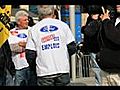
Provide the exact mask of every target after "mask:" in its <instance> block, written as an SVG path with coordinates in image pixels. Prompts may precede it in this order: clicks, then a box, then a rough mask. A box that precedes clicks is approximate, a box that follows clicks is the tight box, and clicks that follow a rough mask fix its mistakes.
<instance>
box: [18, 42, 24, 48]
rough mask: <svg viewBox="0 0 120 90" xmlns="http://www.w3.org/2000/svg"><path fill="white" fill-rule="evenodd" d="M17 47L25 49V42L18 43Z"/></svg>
mask: <svg viewBox="0 0 120 90" xmlns="http://www.w3.org/2000/svg"><path fill="white" fill-rule="evenodd" d="M18 45H19V46H21V47H25V46H26V42H25V41H20V42H19V43H18Z"/></svg>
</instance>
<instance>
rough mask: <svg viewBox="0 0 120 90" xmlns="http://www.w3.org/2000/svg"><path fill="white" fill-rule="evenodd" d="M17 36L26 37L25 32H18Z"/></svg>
mask: <svg viewBox="0 0 120 90" xmlns="http://www.w3.org/2000/svg"><path fill="white" fill-rule="evenodd" d="M17 37H19V38H26V37H27V35H26V34H25V33H21V34H18V35H17Z"/></svg>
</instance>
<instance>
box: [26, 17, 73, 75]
mask: <svg viewBox="0 0 120 90" xmlns="http://www.w3.org/2000/svg"><path fill="white" fill-rule="evenodd" d="M72 41H75V38H74V36H73V34H72V31H71V30H70V28H69V26H68V25H67V24H66V23H64V22H62V21H60V20H57V19H51V18H46V19H43V20H41V21H40V22H38V23H37V24H36V25H35V26H33V27H32V28H31V29H30V30H29V35H28V41H27V44H26V49H29V50H35V51H37V58H36V64H37V66H36V72H37V76H45V75H52V74H57V73H68V72H69V56H68V51H67V44H69V43H71V42H72Z"/></svg>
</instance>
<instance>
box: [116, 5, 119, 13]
mask: <svg viewBox="0 0 120 90" xmlns="http://www.w3.org/2000/svg"><path fill="white" fill-rule="evenodd" d="M116 9H117V12H118V13H120V5H116Z"/></svg>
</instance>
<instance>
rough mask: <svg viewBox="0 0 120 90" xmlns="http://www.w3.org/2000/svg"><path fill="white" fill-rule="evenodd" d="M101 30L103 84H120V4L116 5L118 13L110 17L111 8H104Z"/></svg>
mask: <svg viewBox="0 0 120 90" xmlns="http://www.w3.org/2000/svg"><path fill="white" fill-rule="evenodd" d="M103 12H104V14H103V16H102V17H101V19H102V25H103V28H102V30H101V37H100V39H101V50H100V61H99V66H100V68H101V69H102V71H101V76H102V85H103V86H119V85H120V5H116V15H115V17H114V19H111V18H110V15H109V12H110V11H109V10H108V9H106V10H105V9H104V8H103Z"/></svg>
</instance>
